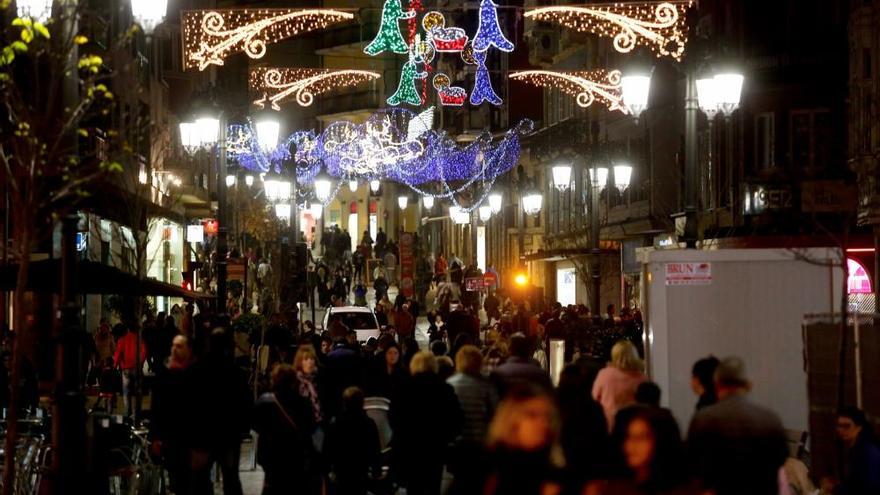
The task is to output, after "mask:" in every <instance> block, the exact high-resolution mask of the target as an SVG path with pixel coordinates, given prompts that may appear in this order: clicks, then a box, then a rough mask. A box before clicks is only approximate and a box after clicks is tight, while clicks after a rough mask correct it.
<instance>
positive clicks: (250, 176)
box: [244, 175, 254, 187]
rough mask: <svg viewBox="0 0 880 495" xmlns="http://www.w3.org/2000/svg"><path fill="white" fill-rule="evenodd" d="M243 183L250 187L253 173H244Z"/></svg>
mask: <svg viewBox="0 0 880 495" xmlns="http://www.w3.org/2000/svg"><path fill="white" fill-rule="evenodd" d="M244 183H245V184H246V185H247V186H248V187H251V186H252V185H254V176H253V175H245V176H244Z"/></svg>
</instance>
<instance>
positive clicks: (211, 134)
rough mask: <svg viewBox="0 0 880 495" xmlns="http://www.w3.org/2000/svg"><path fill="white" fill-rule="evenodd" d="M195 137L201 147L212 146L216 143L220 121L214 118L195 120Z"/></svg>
mask: <svg viewBox="0 0 880 495" xmlns="http://www.w3.org/2000/svg"><path fill="white" fill-rule="evenodd" d="M195 129H196V135H197V136H198V140H199V144H201V145H202V146H213V145H214V144H216V143H217V140H218V136H217V135H218V133H219V132H220V120H219V119H217V118H216V117H202V118H199V119H196V124H195Z"/></svg>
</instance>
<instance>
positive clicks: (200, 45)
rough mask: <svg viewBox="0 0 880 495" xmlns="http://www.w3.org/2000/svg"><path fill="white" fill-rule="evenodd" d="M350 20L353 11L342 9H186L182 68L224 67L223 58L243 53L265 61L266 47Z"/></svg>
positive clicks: (182, 13)
mask: <svg viewBox="0 0 880 495" xmlns="http://www.w3.org/2000/svg"><path fill="white" fill-rule="evenodd" d="M351 19H354V14H353V13H352V12H345V11H343V10H339V9H229V10H219V9H218V10H184V11H181V24H182V27H183V68H184V70H186V69H191V68H195V67H197V68H198V69H199V70H200V71H202V70H205V69H207V68H208V67H209V66H211V65H223V59H225V58H226V57H228V56H229V55H231V54H233V53H235V52H238V51H242V50H243V51H244V52H245V53H246V54H247V56H248V57H250V58H262V57H263V55H265V54H266V45H267V44H271V43H277V42H279V41H281V40H284V39H287V38H290V37H292V36H296V35H297V34H301V33H307V32H309V31H315V30H320V29H324V28H326V27H327V26H330V25H331V24H336V23H339V22H343V21H348V20H351Z"/></svg>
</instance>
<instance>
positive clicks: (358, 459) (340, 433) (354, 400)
mask: <svg viewBox="0 0 880 495" xmlns="http://www.w3.org/2000/svg"><path fill="white" fill-rule="evenodd" d="M324 454H325V456H326V458H327V461H328V462H329V463H330V468H331V470H332V471H333V475H334V477H333V480H334V482H333V485H334V490H333V493H334V494H335V495H365V494H366V493H367V483H368V481H369V476H368V474H369V472H370V470H372V471H373V472H378V470H379V469H381V458H380V445H379V430H378V428H377V427H376V423H375V422H373V420H372V419H370V418H369V416H367V413H366V411H364V392H363V390H361V389H359V388H357V387H349V388H347V389H345V391H344V392H343V394H342V409H341V411H340V413H339V416H338V417H337V418H336V422H335V423H333V424H332V425H330V427H329V428H328V431H327V439H326V443H325V444H324Z"/></svg>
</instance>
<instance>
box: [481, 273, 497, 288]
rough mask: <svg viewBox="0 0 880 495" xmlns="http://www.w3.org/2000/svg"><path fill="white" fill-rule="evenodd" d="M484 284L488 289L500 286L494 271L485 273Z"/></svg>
mask: <svg viewBox="0 0 880 495" xmlns="http://www.w3.org/2000/svg"><path fill="white" fill-rule="evenodd" d="M483 286H484V287H485V288H487V289H489V288H492V289H494V288H495V287H497V286H498V277H496V276H495V274H494V273H492V272H486V274H485V275H483Z"/></svg>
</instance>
